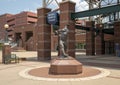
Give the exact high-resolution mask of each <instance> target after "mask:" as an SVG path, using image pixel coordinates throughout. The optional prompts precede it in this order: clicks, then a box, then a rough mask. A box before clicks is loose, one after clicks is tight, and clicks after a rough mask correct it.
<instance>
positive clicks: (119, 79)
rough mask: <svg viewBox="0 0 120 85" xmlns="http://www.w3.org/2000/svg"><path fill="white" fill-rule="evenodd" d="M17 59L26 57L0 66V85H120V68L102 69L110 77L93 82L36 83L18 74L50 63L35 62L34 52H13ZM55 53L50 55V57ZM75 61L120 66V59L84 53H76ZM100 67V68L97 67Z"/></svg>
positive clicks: (36, 81)
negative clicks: (18, 61) (14, 62)
mask: <svg viewBox="0 0 120 85" xmlns="http://www.w3.org/2000/svg"><path fill="white" fill-rule="evenodd" d="M14 53H15V54H17V56H19V57H26V58H27V59H28V61H20V63H18V64H0V85H120V68H112V67H110V68H109V67H104V66H101V67H102V68H104V69H107V70H109V71H110V75H109V76H106V77H103V78H99V79H93V80H83V81H59V80H58V81H44V80H43V81H42V80H41V81H38V80H32V79H26V78H23V77H21V76H19V72H20V71H22V70H25V69H26V68H31V67H32V68H34V67H37V66H49V64H50V62H49V61H46V62H38V61H36V59H35V58H36V56H37V53H36V52H14ZM55 55H57V53H54V52H53V53H52V56H55ZM0 57H1V54H0ZM77 59H78V60H79V61H82V62H94V63H100V62H101V61H102V62H101V63H103V64H104V63H107V64H109V63H111V64H113V65H116V64H118V65H120V61H119V60H120V58H118V57H114V56H107V55H106V56H85V55H84V53H78V54H77ZM99 67H100V66H99Z"/></svg>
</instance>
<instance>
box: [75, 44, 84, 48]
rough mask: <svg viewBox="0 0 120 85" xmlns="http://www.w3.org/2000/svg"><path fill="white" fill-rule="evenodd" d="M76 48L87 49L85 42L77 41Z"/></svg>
mask: <svg viewBox="0 0 120 85" xmlns="http://www.w3.org/2000/svg"><path fill="white" fill-rule="evenodd" d="M76 49H85V43H76Z"/></svg>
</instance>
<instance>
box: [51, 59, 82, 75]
mask: <svg viewBox="0 0 120 85" xmlns="http://www.w3.org/2000/svg"><path fill="white" fill-rule="evenodd" d="M49 72H50V73H51V74H79V73H82V64H81V63H80V62H78V61H77V60H75V59H74V58H72V57H67V58H56V59H53V60H52V61H51V65H50V69H49Z"/></svg>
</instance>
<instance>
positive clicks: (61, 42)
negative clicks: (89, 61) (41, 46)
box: [60, 41, 65, 56]
mask: <svg viewBox="0 0 120 85" xmlns="http://www.w3.org/2000/svg"><path fill="white" fill-rule="evenodd" d="M60 49H61V53H62V54H61V55H62V56H65V49H64V44H63V41H60Z"/></svg>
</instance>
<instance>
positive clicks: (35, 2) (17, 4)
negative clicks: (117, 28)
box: [0, 0, 117, 15]
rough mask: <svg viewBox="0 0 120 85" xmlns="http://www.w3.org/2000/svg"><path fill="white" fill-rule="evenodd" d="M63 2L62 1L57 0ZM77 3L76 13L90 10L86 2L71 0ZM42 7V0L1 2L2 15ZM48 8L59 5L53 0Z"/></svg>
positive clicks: (2, 0)
mask: <svg viewBox="0 0 120 85" xmlns="http://www.w3.org/2000/svg"><path fill="white" fill-rule="evenodd" d="M57 1H58V2H61V1H62V0H57ZM71 1H73V2H76V11H83V10H87V9H88V4H87V3H86V2H85V0H71ZM104 1H109V2H111V1H117V0H104ZM40 7H42V0H0V15H1V14H5V13H10V14H17V13H20V12H22V11H32V12H37V8H40ZM48 7H50V8H52V9H55V8H58V5H57V4H56V3H55V0H53V2H52V4H50V5H49V6H48Z"/></svg>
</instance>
